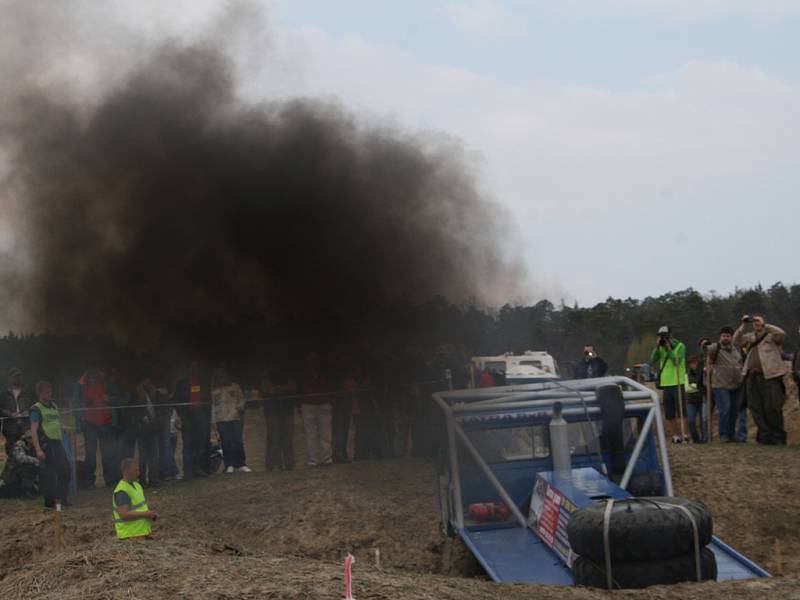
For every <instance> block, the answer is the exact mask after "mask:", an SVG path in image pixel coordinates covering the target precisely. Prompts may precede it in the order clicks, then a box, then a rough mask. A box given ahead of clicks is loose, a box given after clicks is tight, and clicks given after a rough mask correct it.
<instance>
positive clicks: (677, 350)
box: [650, 325, 689, 444]
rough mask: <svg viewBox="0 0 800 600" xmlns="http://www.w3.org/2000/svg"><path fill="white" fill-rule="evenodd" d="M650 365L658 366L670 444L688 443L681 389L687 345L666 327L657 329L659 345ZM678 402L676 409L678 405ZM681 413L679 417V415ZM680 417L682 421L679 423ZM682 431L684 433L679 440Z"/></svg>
mask: <svg viewBox="0 0 800 600" xmlns="http://www.w3.org/2000/svg"><path fill="white" fill-rule="evenodd" d="M650 362H651V363H653V364H655V365H658V379H657V382H658V387H659V388H661V391H662V394H663V399H664V415H665V420H666V423H667V430H668V432H669V434H670V435H671V436H672V443H674V444H680V443H681V441H684V442H688V441H689V436H688V435H686V433H685V431H686V419H685V416H686V396H685V390H684V386H685V384H686V381H687V377H686V345H685V344H684V343H683V342H681V341H680V340H677V339H675V338H673V337H672V333H671V332H670V330H669V327H667V326H666V325H663V326H661V327H660V328H659V330H658V344H657V345H656V347H655V348H654V349H653V352H652V354H651V355H650ZM679 400H680V402H681V406H680V410H678V402H679ZM681 413H682V415H681ZM679 415H680V416H683V422H681V421H680V420H679ZM681 431H683V432H684V434H683V439H681Z"/></svg>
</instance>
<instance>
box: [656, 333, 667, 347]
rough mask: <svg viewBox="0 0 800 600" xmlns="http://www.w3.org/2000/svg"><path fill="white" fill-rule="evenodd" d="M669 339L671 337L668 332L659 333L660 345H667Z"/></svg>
mask: <svg viewBox="0 0 800 600" xmlns="http://www.w3.org/2000/svg"><path fill="white" fill-rule="evenodd" d="M668 339H669V334H668V333H659V334H658V345H659V346H666V345H667V340H668Z"/></svg>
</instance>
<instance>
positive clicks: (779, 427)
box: [733, 314, 789, 445]
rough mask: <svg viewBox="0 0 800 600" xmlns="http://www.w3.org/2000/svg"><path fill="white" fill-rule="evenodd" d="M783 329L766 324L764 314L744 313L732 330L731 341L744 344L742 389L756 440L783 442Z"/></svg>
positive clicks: (786, 368)
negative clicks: (738, 323)
mask: <svg viewBox="0 0 800 600" xmlns="http://www.w3.org/2000/svg"><path fill="white" fill-rule="evenodd" d="M785 338H786V333H785V332H784V331H783V329H781V328H780V327H776V326H775V325H768V324H767V323H766V322H765V320H764V315H759V314H756V315H753V316H752V318H751V317H750V315H744V316H743V317H742V322H741V325H739V328H738V329H737V330H736V333H734V334H733V343H734V344H736V345H738V346H747V356H746V357H745V359H744V368H743V371H744V374H745V379H744V389H745V399H746V402H747V406H748V407H749V408H750V413H751V414H752V415H753V420H754V421H755V422H756V427H757V429H758V431H757V432H756V441H757V442H758V443H759V444H770V445H771V444H775V445H785V444H786V430H785V429H784V428H783V403H784V401H785V395H786V390H785V389H784V387H783V376H784V375H786V373H788V372H789V367H788V366H787V364H786V362H784V360H783V353H782V346H783V340H784V339H785Z"/></svg>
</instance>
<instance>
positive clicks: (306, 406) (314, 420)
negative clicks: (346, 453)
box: [300, 352, 333, 467]
mask: <svg viewBox="0 0 800 600" xmlns="http://www.w3.org/2000/svg"><path fill="white" fill-rule="evenodd" d="M330 391H331V390H330V384H329V382H328V378H327V377H326V375H325V373H324V372H323V370H322V361H321V360H320V355H319V354H318V353H316V352H312V353H310V354H309V355H308V356H307V357H306V373H305V378H304V379H303V399H302V405H301V408H300V410H301V411H302V414H303V429H304V430H305V434H306V449H307V453H308V458H307V465H308V466H309V467H316V466H327V465H331V464H333V456H332V451H331V437H332V408H331V398H330Z"/></svg>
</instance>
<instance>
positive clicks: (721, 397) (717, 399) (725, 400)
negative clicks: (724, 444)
mask: <svg viewBox="0 0 800 600" xmlns="http://www.w3.org/2000/svg"><path fill="white" fill-rule="evenodd" d="M711 393H712V394H713V396H714V404H715V405H716V407H717V411H719V437H720V439H721V438H725V439H728V440H729V439H731V438H732V437H733V436H732V433H733V432H732V431H731V429H732V428H731V414H732V413H731V410H732V409H733V410H736V408H738V407H735V408H734V407H732V406H731V404H732V402H733V400H734V399H735V398H736V396H735V394H734V393H733V390H723V389H720V388H714V389H713V390H712V391H711Z"/></svg>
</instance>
